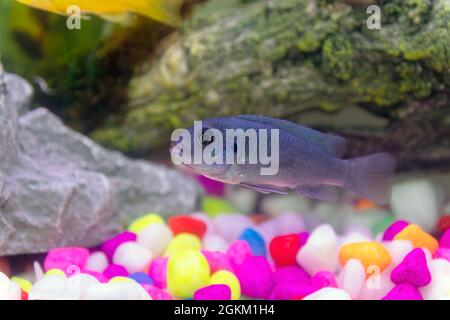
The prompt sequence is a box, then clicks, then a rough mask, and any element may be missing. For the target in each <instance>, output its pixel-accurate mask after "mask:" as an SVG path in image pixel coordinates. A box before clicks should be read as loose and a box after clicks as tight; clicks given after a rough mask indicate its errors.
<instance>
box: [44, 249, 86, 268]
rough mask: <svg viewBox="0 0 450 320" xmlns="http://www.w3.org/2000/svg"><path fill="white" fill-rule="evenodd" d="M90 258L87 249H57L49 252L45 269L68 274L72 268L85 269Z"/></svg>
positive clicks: (45, 261)
mask: <svg viewBox="0 0 450 320" xmlns="http://www.w3.org/2000/svg"><path fill="white" fill-rule="evenodd" d="M88 258H89V250H88V249H85V248H55V249H52V250H50V251H49V252H48V254H47V256H46V257H45V260H44V269H45V270H50V269H60V270H62V271H64V272H66V271H67V270H68V269H69V268H70V267H72V266H76V267H78V268H80V269H82V268H84V265H85V264H86V261H87V260H88Z"/></svg>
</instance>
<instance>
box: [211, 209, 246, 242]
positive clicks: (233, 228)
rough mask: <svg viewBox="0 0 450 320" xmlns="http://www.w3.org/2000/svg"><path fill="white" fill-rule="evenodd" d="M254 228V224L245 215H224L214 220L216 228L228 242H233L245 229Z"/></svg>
mask: <svg viewBox="0 0 450 320" xmlns="http://www.w3.org/2000/svg"><path fill="white" fill-rule="evenodd" d="M249 227H253V222H252V221H251V220H250V218H249V217H247V216H246V215H243V214H222V215H218V216H216V217H215V218H214V228H215V229H216V231H217V233H218V234H219V235H220V236H221V237H222V238H224V239H225V241H227V242H232V241H234V240H236V239H238V237H239V236H240V235H241V233H242V231H244V229H246V228H249Z"/></svg>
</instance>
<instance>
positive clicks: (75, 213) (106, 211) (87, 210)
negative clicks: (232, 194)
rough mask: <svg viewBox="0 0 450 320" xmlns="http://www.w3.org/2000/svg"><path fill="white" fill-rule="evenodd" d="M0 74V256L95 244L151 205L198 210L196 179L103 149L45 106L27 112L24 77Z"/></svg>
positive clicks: (161, 209)
mask: <svg viewBox="0 0 450 320" xmlns="http://www.w3.org/2000/svg"><path fill="white" fill-rule="evenodd" d="M0 76H1V74H0ZM3 78H4V79H3V80H4V81H1V82H0V83H3V85H1V86H0V90H2V91H0V255H9V254H21V253H34V252H43V251H46V250H48V249H49V248H52V247H55V246H71V245H79V246H94V245H97V244H99V243H100V242H101V241H103V240H104V239H105V238H107V237H109V236H111V235H113V234H115V233H117V232H119V231H120V230H121V229H123V228H124V226H126V225H127V224H128V223H129V222H130V221H132V220H133V219H135V218H136V217H138V216H140V215H142V214H145V213H147V212H149V211H151V212H156V213H160V214H163V215H168V214H171V213H180V212H189V211H193V210H195V209H197V205H198V203H199V199H200V196H201V192H200V189H199V188H198V187H197V185H196V183H195V182H194V181H192V180H191V179H189V178H187V177H184V176H182V175H181V174H179V173H177V172H175V171H173V170H170V169H168V168H165V167H164V166H161V165H156V164H152V163H149V162H147V161H139V160H130V159H128V158H126V157H125V156H124V155H122V154H121V153H118V152H113V151H108V150H106V149H104V148H102V147H101V146H99V145H97V144H95V143H93V142H92V141H91V140H89V139H88V138H86V137H85V136H83V135H81V134H79V133H77V132H74V131H73V130H71V129H69V128H68V127H66V126H65V125H64V124H63V123H62V122H61V120H59V119H58V118H57V117H55V116H54V115H53V114H52V113H50V112H49V111H48V110H46V109H44V108H40V109H36V110H33V111H30V112H26V111H25V110H26V108H27V105H28V104H29V101H30V97H31V95H32V90H31V87H30V86H29V84H27V83H26V82H25V81H24V80H23V79H21V78H19V77H17V76H15V75H11V74H4V75H3ZM5 84H6V85H5ZM18 111H19V114H21V115H20V116H18Z"/></svg>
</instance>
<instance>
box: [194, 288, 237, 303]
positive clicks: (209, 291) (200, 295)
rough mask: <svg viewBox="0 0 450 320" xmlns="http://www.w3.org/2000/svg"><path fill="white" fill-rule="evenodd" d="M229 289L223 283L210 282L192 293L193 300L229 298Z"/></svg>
mask: <svg viewBox="0 0 450 320" xmlns="http://www.w3.org/2000/svg"><path fill="white" fill-rule="evenodd" d="M230 299H231V290H230V288H229V287H228V286H226V285H224V284H212V285H209V286H207V287H204V288H200V289H198V290H197V291H195V293H194V300H230Z"/></svg>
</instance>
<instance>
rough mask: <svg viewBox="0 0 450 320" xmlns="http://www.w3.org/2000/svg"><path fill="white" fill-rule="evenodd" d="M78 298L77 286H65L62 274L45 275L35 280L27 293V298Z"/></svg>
mask: <svg viewBox="0 0 450 320" xmlns="http://www.w3.org/2000/svg"><path fill="white" fill-rule="evenodd" d="M79 298H80V291H79V290H78V289H77V288H70V289H69V288H68V287H67V278H66V277H65V276H63V275H45V276H44V277H43V278H42V279H41V280H39V281H37V282H36V283H35V284H34V285H33V287H32V288H31V291H30V292H29V294H28V300H75V299H79Z"/></svg>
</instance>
